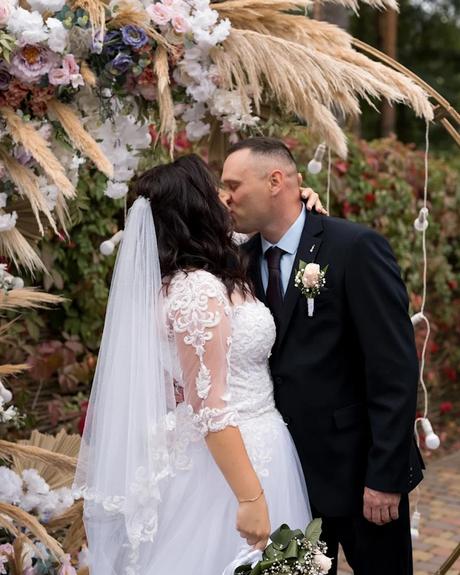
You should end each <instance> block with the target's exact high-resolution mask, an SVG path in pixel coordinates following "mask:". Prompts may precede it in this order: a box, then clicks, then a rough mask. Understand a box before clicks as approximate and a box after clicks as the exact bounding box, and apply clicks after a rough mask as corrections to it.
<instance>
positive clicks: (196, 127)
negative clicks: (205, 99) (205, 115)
mask: <svg viewBox="0 0 460 575" xmlns="http://www.w3.org/2000/svg"><path fill="white" fill-rule="evenodd" d="M210 131H211V126H210V125H209V124H205V123H204V122H202V121H201V120H198V121H197V122H189V123H188V124H187V125H186V126H185V132H186V134H187V138H188V139H189V140H190V141H191V142H197V141H198V140H201V138H203V137H204V136H206V135H208V134H209V132H210Z"/></svg>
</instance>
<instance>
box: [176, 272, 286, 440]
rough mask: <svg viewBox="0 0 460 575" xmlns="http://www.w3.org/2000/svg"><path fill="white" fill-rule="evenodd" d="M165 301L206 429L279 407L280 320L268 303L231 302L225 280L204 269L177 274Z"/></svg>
mask: <svg viewBox="0 0 460 575" xmlns="http://www.w3.org/2000/svg"><path fill="white" fill-rule="evenodd" d="M165 303H166V310H167V321H168V329H169V335H170V341H171V342H172V344H173V346H174V348H175V353H177V356H178V358H177V359H178V364H179V365H180V367H181V375H180V381H179V384H180V385H181V386H182V387H183V388H184V399H185V403H186V404H188V405H191V406H192V407H193V410H194V412H195V414H196V415H197V416H198V418H199V420H200V421H201V423H202V424H203V426H205V427H206V431H218V430H220V429H223V428H224V427H225V426H227V425H241V424H243V423H244V422H249V420H251V419H255V418H257V417H259V416H260V415H262V414H264V413H269V412H274V410H275V407H274V399H273V385H272V381H271V377H270V372H269V368H268V358H269V356H270V351H271V348H272V346H273V343H274V340H275V325H274V322H273V318H272V316H271V314H270V311H269V310H268V309H267V308H266V307H265V305H264V304H263V303H261V302H260V301H258V300H253V299H246V300H243V299H242V298H241V297H240V299H239V301H235V302H231V301H230V299H229V297H228V295H227V290H226V288H225V286H224V285H223V283H222V282H221V281H220V280H219V279H218V278H217V277H215V276H214V275H212V274H211V273H209V272H207V271H204V270H197V271H192V272H189V273H188V274H185V273H183V272H181V273H178V274H176V276H174V278H173V279H172V281H171V284H170V286H169V289H168V294H167V296H166V299H165Z"/></svg>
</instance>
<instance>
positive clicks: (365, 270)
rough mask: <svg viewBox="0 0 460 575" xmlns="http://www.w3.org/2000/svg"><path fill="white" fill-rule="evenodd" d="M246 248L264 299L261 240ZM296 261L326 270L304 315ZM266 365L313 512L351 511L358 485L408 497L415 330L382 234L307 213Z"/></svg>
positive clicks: (412, 481)
mask: <svg viewBox="0 0 460 575" xmlns="http://www.w3.org/2000/svg"><path fill="white" fill-rule="evenodd" d="M244 250H245V251H246V252H247V254H248V255H249V258H250V274H251V277H252V280H253V282H254V286H255V290H256V295H257V297H258V298H259V299H261V300H262V301H263V302H265V303H266V299H265V293H264V289H263V286H262V280H261V275H260V258H261V240H260V236H259V235H256V236H254V237H252V238H251V239H250V240H249V241H248V242H247V243H246V244H245V245H244ZM299 259H301V260H303V261H304V262H307V263H308V262H316V263H318V264H320V266H321V268H324V267H325V266H327V265H328V266H329V267H328V269H327V273H326V286H325V288H324V289H323V291H322V293H320V295H318V296H317V297H316V298H315V304H314V314H313V316H312V317H308V313H307V301H306V299H305V297H304V296H302V294H301V293H300V290H299V289H298V288H296V287H295V286H294V276H295V273H296V271H297V269H298V263H299ZM270 366H271V372H272V375H273V381H274V387H275V400H276V404H277V407H278V409H279V411H280V412H281V414H282V416H283V418H284V420H285V422H286V424H287V425H288V428H289V430H290V432H291V434H292V437H293V439H294V442H295V444H296V447H297V450H298V453H299V457H300V460H301V463H302V467H303V470H304V474H305V478H306V481H307V486H308V489H309V495H310V500H311V502H312V505H313V506H314V507H315V508H316V510H317V511H318V512H319V513H321V514H322V515H324V516H326V517H328V516H329V517H340V516H348V515H352V514H354V513H356V512H359V510H361V509H362V497H363V490H364V486H367V487H370V488H372V489H376V490H379V491H385V492H393V493H408V492H409V491H411V490H412V489H413V488H414V487H415V486H416V485H417V484H418V483H419V482H420V481H421V479H422V471H421V468H422V466H423V462H422V460H421V457H420V454H419V452H418V449H417V447H416V445H415V442H414V439H413V427H414V419H415V412H416V395H417V383H418V374H419V364H418V359H417V353H416V348H415V342H414V332H413V327H412V324H411V321H410V318H409V315H408V297H407V292H406V289H405V287H404V284H403V282H402V280H401V276H400V272H399V268H398V265H397V263H396V261H395V258H394V255H393V253H392V251H391V248H390V247H389V245H388V243H387V241H386V240H385V239H383V238H382V237H381V236H380V235H378V234H377V233H376V232H374V231H372V230H370V229H368V228H366V227H364V226H361V225H358V224H354V223H351V222H348V221H345V220H341V219H337V218H332V217H326V216H321V215H318V214H316V213H307V219H306V223H305V227H304V230H303V233H302V237H301V240H300V244H299V247H298V251H297V256H296V260H295V263H294V265H293V269H292V274H291V278H290V282H289V286H288V288H287V291H286V295H285V298H284V309H283V313H282V318H281V321H280V325H279V328H278V333H277V339H276V343H275V346H274V348H273V352H272V356H271V359H270Z"/></svg>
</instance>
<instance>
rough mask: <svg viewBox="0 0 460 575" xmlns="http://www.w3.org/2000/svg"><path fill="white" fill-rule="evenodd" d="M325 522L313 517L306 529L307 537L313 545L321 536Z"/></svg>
mask: <svg viewBox="0 0 460 575" xmlns="http://www.w3.org/2000/svg"><path fill="white" fill-rule="evenodd" d="M322 525H323V522H322V520H321V519H313V521H312V522H311V523H310V525H309V526H308V527H307V529H306V530H305V538H306V539H307V540H308V541H310V543H311V544H312V545H316V544H317V543H318V541H319V538H320V537H321V529H322Z"/></svg>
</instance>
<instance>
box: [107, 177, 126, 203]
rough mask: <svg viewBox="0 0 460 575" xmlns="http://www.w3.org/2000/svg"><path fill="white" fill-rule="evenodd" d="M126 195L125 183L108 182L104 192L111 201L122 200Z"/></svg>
mask: <svg viewBox="0 0 460 575" xmlns="http://www.w3.org/2000/svg"><path fill="white" fill-rule="evenodd" d="M127 193H128V185H127V184H126V183H125V182H113V181H109V183H108V184H107V188H106V190H105V192H104V194H105V195H106V196H108V197H109V198H112V199H113V200H118V199H120V198H124V197H125V196H126V194H127Z"/></svg>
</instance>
